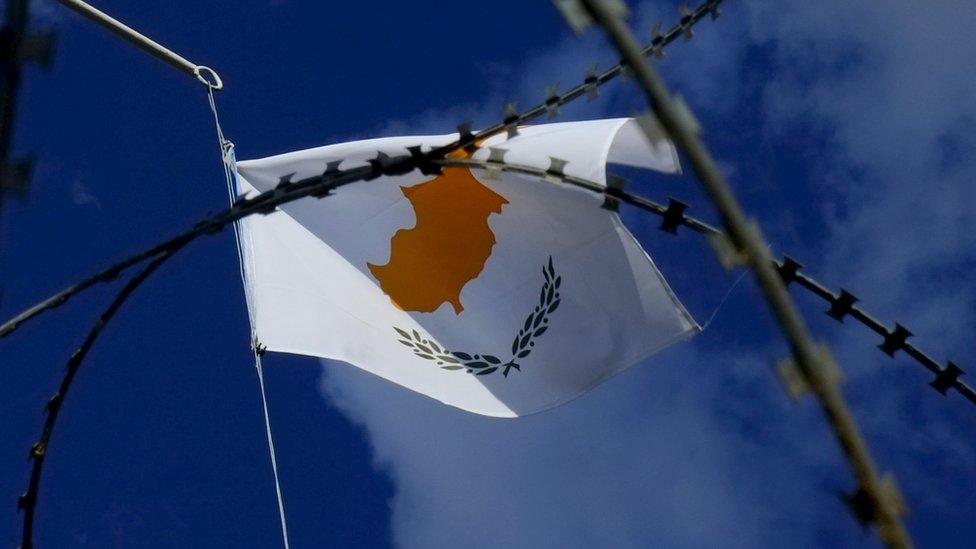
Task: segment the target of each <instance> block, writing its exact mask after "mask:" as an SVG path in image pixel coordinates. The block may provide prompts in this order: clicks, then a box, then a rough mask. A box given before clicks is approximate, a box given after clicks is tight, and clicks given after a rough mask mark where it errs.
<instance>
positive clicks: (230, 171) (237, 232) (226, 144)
mask: <svg viewBox="0 0 976 549" xmlns="http://www.w3.org/2000/svg"><path fill="white" fill-rule="evenodd" d="M207 91H208V94H207V96H208V99H209V101H210V112H212V113H213V118H214V126H216V128H217V143H218V145H219V146H220V156H221V161H222V164H223V166H224V182H225V183H226V185H227V199H228V200H229V201H230V203H231V205H232V206H233V204H234V201H235V200H236V199H237V186H236V184H235V183H236V178H235V173H236V169H235V167H234V164H235V160H234V144H233V143H231V142H230V141H228V140H227V139H226V138H224V130H223V128H221V127H220V117H219V116H218V115H217V103H216V102H215V101H214V94H213V92H214V87H213V86H207ZM234 241H235V243H236V245H237V246H236V247H237V259H238V264H239V266H240V275H241V283H242V284H243V285H244V299H245V301H246V302H247V316H248V320H249V322H250V324H251V349H252V350H253V351H254V369H255V370H256V371H257V373H258V384H259V385H260V386H261V406H262V408H263V410H264V429H265V433H266V434H267V438H268V454H269V455H270V456H271V470H272V472H273V473H274V483H275V495H276V496H277V498H278V517H279V518H280V519H281V541H282V543H283V544H284V547H285V549H289V546H288V524H287V522H286V521H285V501H284V499H283V498H282V496H281V482H280V481H279V480H278V458H277V456H276V454H275V447H274V438H273V437H272V436H271V416H270V414H269V413H268V397H267V394H266V392H265V388H264V368H263V366H262V365H261V351H260V344H259V343H258V340H257V334H256V333H255V332H254V314H253V312H252V300H251V291H250V286H249V285H248V283H247V275H246V272H245V269H244V252H243V247H242V246H243V244H242V242H243V231H242V226H241V221H235V222H234Z"/></svg>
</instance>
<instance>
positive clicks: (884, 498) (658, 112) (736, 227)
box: [563, 0, 911, 548]
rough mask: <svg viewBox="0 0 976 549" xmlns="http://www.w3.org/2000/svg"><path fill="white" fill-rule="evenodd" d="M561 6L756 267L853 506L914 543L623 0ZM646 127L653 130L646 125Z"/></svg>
mask: <svg viewBox="0 0 976 549" xmlns="http://www.w3.org/2000/svg"><path fill="white" fill-rule="evenodd" d="M563 4H564V5H569V9H568V11H567V19H568V20H569V22H570V24H571V25H573V26H575V27H577V30H579V28H580V27H581V26H585V25H586V24H588V23H590V22H595V23H596V24H597V25H599V26H600V27H602V28H603V30H604V31H605V32H606V34H607V36H608V37H609V38H610V40H611V42H613V44H614V46H615V47H616V48H617V51H618V52H619V53H620V54H621V56H623V58H624V59H626V60H627V61H628V62H629V69H630V70H631V72H632V73H633V75H634V81H635V82H636V83H637V84H638V85H639V87H640V89H641V91H643V92H644V95H645V96H646V99H647V104H648V106H649V107H650V109H651V110H652V111H653V112H654V115H655V117H656V120H657V121H658V122H659V124H660V126H662V127H663V129H664V130H665V131H666V132H667V134H668V135H669V136H670V137H671V139H672V140H673V141H674V143H675V145H676V147H677V148H678V150H679V151H680V152H681V153H682V154H683V155H684V156H685V157H686V158H687V159H688V163H689V164H690V166H691V168H692V171H693V172H694V173H695V175H696V177H697V179H698V181H699V183H701V187H702V189H703V190H704V191H705V193H706V194H707V195H708V197H709V199H710V200H711V202H712V204H713V205H714V207H715V209H716V211H717V212H718V214H719V217H720V218H721V220H722V225H723V226H724V227H725V231H726V234H727V235H728V237H727V239H726V240H724V241H720V243H721V245H720V246H719V247H718V252H719V257H720V258H722V260H723V263H727V264H731V263H736V264H743V265H746V266H747V267H748V268H749V269H750V271H752V274H753V276H754V278H755V281H756V284H757V285H758V287H759V289H760V291H761V294H762V296H763V298H764V299H765V301H766V303H767V305H768V306H769V309H770V311H771V312H772V313H773V316H774V317H775V318H776V321H777V324H778V326H779V328H780V331H781V332H782V334H783V336H784V338H785V339H786V341H787V343H788V344H789V346H790V352H791V355H792V358H791V359H789V360H786V361H782V362H781V363H780V367H779V371H780V373H781V375H782V376H783V377H784V378H785V379H787V380H790V382H789V383H788V387H790V388H791V393H792V394H794V395H797V396H798V395H800V394H802V393H804V392H810V393H812V394H813V395H814V396H815V397H816V400H817V403H818V404H819V405H820V409H821V410H822V411H823V414H824V417H825V418H826V419H827V423H828V424H829V425H830V427H831V430H832V431H833V434H834V438H836V440H837V442H838V444H839V445H840V447H841V449H842V450H843V454H844V457H845V458H846V459H847V463H848V465H849V466H850V469H851V472H852V473H853V475H854V478H855V479H856V480H857V484H858V488H857V491H856V492H855V494H854V495H853V496H852V497H851V502H852V503H853V505H854V509H855V512H856V513H857V514H858V516H861V517H864V518H866V519H867V521H868V522H871V523H873V524H876V525H877V527H878V529H877V533H878V537H879V538H880V539H881V541H882V542H884V543H885V544H886V545H888V546H890V547H898V548H902V547H910V546H911V539H910V538H909V535H908V531H907V530H906V529H905V527H904V524H903V523H902V520H901V517H902V515H904V513H905V508H904V502H903V501H902V500H901V496H900V495H899V493H898V489H897V487H896V485H895V483H894V481H893V480H892V479H891V476H890V475H886V476H885V477H882V475H881V474H880V473H879V472H878V469H877V467H876V466H875V464H874V460H873V459H872V457H871V452H870V450H869V448H868V445H867V442H866V441H865V440H864V438H863V437H862V436H861V433H860V430H859V429H858V426H857V422H856V421H855V420H854V416H853V414H852V413H851V411H850V409H849V408H848V406H847V403H846V402H845V400H844V397H843V394H842V393H841V391H840V389H839V387H838V380H839V379H840V374H839V370H838V367H837V365H836V363H835V362H834V359H833V357H832V356H831V355H830V351H829V349H828V348H827V345H826V344H825V343H816V342H814V340H813V338H812V337H811V335H810V332H809V330H808V329H807V326H806V323H805V321H804V319H803V317H802V316H801V315H800V313H799V310H798V309H797V307H796V305H795V304H794V303H793V300H792V299H791V297H790V294H789V292H788V291H787V288H786V285H785V284H784V280H785V279H784V278H783V275H782V273H783V271H779V270H777V269H776V268H775V267H774V266H773V264H772V258H771V257H770V254H769V249H768V245H767V244H766V242H765V240H764V239H763V236H762V233H761V232H760V230H759V226H758V223H757V222H756V221H755V220H754V219H750V218H748V217H747V216H746V214H745V212H744V211H743V209H742V207H741V206H740V205H739V202H738V200H737V199H736V198H735V195H734V194H733V193H732V190H731V188H730V187H729V186H728V185H727V184H726V182H725V178H724V177H723V176H722V174H721V172H720V171H719V170H718V167H717V166H716V163H715V161H714V159H713V158H712V155H711V153H710V152H709V151H708V148H707V147H705V145H704V143H703V142H702V141H701V140H700V139H699V136H698V133H699V131H700V126H699V124H698V122H697V120H695V118H694V115H693V114H692V113H691V110H690V109H689V108H688V106H687V105H686V104H685V103H684V102H683V101H681V100H676V99H674V98H672V96H671V92H670V90H669V89H668V87H667V85H666V84H665V82H664V80H663V79H662V78H661V77H660V76H659V75H658V73H657V71H656V70H655V69H654V68H653V67H652V66H651V65H650V64H649V63H647V62H646V61H645V60H644V54H643V51H642V49H641V46H640V44H638V42H637V40H636V39H635V37H634V35H633V33H632V32H631V30H630V27H629V26H628V25H627V23H626V22H625V21H624V17H625V15H626V12H627V8H626V5H625V4H624V2H623V1H622V0H576V1H572V2H563ZM573 9H575V10H576V12H575V13H573ZM564 11H566V8H565V6H564ZM681 12H682V13H681V14H682V17H681V20H682V21H690V20H691V13H690V12H689V11H688V9H687V8H686V7H682V10H681ZM645 132H648V129H646V128H645ZM852 303H853V301H852V300H851V298H850V297H845V298H844V299H843V302H841V301H838V304H839V305H838V306H839V307H843V309H844V310H845V311H847V310H849V309H850V307H851V305H852ZM909 335H910V334H909V333H908V331H907V330H906V329H904V328H901V327H898V326H896V328H895V330H894V331H893V332H892V333H891V334H890V335H889V336H888V337H886V339H885V342H884V343H883V344H882V349H883V350H885V351H886V352H888V353H889V354H890V353H894V351H895V350H897V349H899V348H902V346H903V345H904V343H905V339H906V338H907V337H908V336H909Z"/></svg>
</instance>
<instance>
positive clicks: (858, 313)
mask: <svg viewBox="0 0 976 549" xmlns="http://www.w3.org/2000/svg"><path fill="white" fill-rule="evenodd" d="M488 151H489V157H488V159H487V160H474V159H443V160H440V161H437V162H436V163H435V164H436V165H438V166H443V167H466V168H474V169H479V170H483V171H485V172H486V173H487V174H494V173H497V172H500V171H504V172H511V173H517V174H521V175H527V176H531V177H534V178H537V179H539V180H540V181H548V182H550V183H555V184H565V185H570V186H574V187H578V188H581V189H584V190H587V191H590V192H593V193H595V194H598V195H601V196H602V197H603V199H604V203H603V206H604V207H605V208H607V209H611V210H614V211H616V210H617V209H618V205H619V203H624V204H628V205H630V206H633V207H635V208H637V209H640V210H642V211H645V212H649V213H652V214H654V215H657V216H659V217H660V218H661V224H660V225H659V227H658V228H659V229H660V230H661V231H663V232H665V233H668V234H670V235H675V236H676V235H678V234H679V233H678V229H679V228H681V227H686V228H688V229H690V230H691V231H693V232H695V233H698V234H701V235H704V236H706V237H722V236H723V235H724V233H723V232H722V231H721V230H720V229H718V228H716V227H715V226H713V225H711V224H709V223H707V222H704V221H702V220H699V219H697V218H695V217H692V216H690V215H687V213H686V212H687V210H689V209H690V207H689V206H688V205H687V204H686V203H685V202H683V201H681V200H678V199H675V198H669V199H668V203H667V205H664V204H661V203H659V202H656V201H654V200H650V199H648V198H645V197H642V196H639V195H636V194H633V193H629V192H626V191H625V190H623V185H622V180H620V179H619V178H611V181H610V183H609V185H607V186H604V185H602V184H600V183H597V182H595V181H591V180H587V179H584V178H581V177H576V176H572V175H569V174H566V173H565V172H564V171H563V168H564V167H565V166H566V165H567V163H566V162H563V161H561V160H560V159H554V160H553V161H551V165H550V167H549V168H546V169H543V168H538V167H535V166H529V165H524V164H516V163H510V162H504V160H503V158H504V150H503V149H499V148H497V147H488ZM492 176H493V175H487V176H486V177H492ZM272 192H274V191H269V193H272ZM261 213H264V212H262V211H259V209H257V208H256V207H255V208H252V209H250V210H248V211H247V212H246V213H244V214H243V215H242V217H248V216H250V215H256V214H261ZM221 215H223V214H220V215H218V216H215V218H213V219H212V220H213V221H215V220H216V219H217V218H220V217H221ZM226 224H227V223H225V224H224V226H226ZM205 227H209V225H203V224H198V227H197V228H195V229H193V230H192V231H191V232H195V234H197V235H198V236H202V235H204V234H208V231H209V229H207V228H205ZM171 241H179V242H183V241H182V240H178V238H174V239H171ZM190 241H192V240H187V241H185V242H184V243H183V245H181V246H179V247H173V248H168V249H166V250H163V251H159V252H156V253H153V254H152V255H150V257H151V258H152V260H151V262H150V263H149V264H148V265H147V266H146V267H145V268H144V270H142V271H140V272H139V273H138V274H137V275H136V276H134V277H133V278H132V279H130V281H129V282H128V283H127V284H126V286H125V287H123V288H122V290H120V292H119V294H118V295H117V296H116V298H115V299H114V300H113V302H112V305H110V307H109V308H108V309H107V310H106V312H104V313H103V314H102V315H101V316H100V317H99V321H98V323H97V324H96V326H95V328H94V329H93V330H92V331H91V332H90V333H89V336H88V338H87V339H86V340H85V343H84V344H83V345H82V346H81V347H80V348H79V349H78V350H77V351H75V353H74V354H72V356H71V360H70V361H69V363H68V367H67V369H66V373H65V377H64V379H63V380H62V382H61V384H60V386H59V389H58V391H57V392H56V393H55V394H54V395H53V396H52V397H51V398H50V399H49V401H48V405H47V408H46V412H47V419H46V421H45V425H44V430H43V432H42V435H41V438H40V439H39V441H38V442H37V443H35V444H34V445H33V446H32V447H31V454H30V455H31V459H32V460H33V469H32V472H31V480H30V484H29V485H28V490H27V492H26V493H24V494H23V495H22V496H21V497H20V500H19V506H20V508H21V509H23V510H25V511H26V513H25V519H24V529H25V540H29V539H30V532H31V528H32V524H33V516H34V506H35V505H36V501H37V490H38V485H39V480H40V472H41V468H42V465H43V459H44V456H45V454H46V450H47V444H48V442H49V440H50V436H51V432H52V430H53V427H54V422H55V421H56V419H57V412H58V411H59V410H60V407H61V404H62V402H63V399H64V396H65V394H66V393H67V391H68V389H69V388H70V385H71V382H72V381H73V379H74V377H75V375H76V374H77V372H78V369H79V368H80V366H81V363H82V361H83V360H84V358H85V356H86V355H87V352H88V350H89V349H90V348H91V347H92V345H93V344H94V342H95V340H96V339H97V338H98V336H99V335H100V334H101V332H102V330H103V329H104V327H105V325H106V323H107V322H108V321H109V320H110V319H111V318H112V316H113V315H114V314H115V312H116V311H117V310H118V308H119V307H120V306H121V305H122V303H123V302H124V301H125V300H126V298H127V297H128V296H129V295H131V294H132V292H133V291H134V290H135V289H136V288H137V287H138V286H139V284H141V283H142V282H144V281H145V280H146V279H147V278H148V277H149V275H151V274H152V273H153V272H154V271H155V270H156V268H158V267H159V265H161V264H162V263H163V262H165V261H166V260H168V259H169V258H171V257H172V256H173V255H174V254H175V253H176V252H177V251H179V249H181V248H182V247H183V246H185V244H188V243H189V242H190ZM156 248H158V247H154V248H152V249H151V250H156ZM148 253H150V251H147V252H145V253H144V254H139V255H145V254H148ZM774 265H775V266H776V268H777V269H778V270H779V272H780V273H781V276H782V277H783V280H784V282H786V283H787V284H789V283H791V282H796V283H797V287H800V288H804V289H807V290H809V291H810V293H812V294H813V295H815V296H817V297H820V298H822V299H823V300H824V301H826V302H827V303H828V304H830V305H831V308H829V309H828V310H827V311H826V313H827V314H829V315H831V316H832V317H834V318H837V315H840V311H841V309H838V308H837V306H836V305H835V304H836V303H844V302H847V301H848V300H849V298H845V297H843V296H845V295H850V294H849V293H847V292H846V291H845V290H841V291H840V292H839V293H837V294H834V293H833V292H831V291H830V290H828V289H827V288H826V287H825V286H823V285H822V284H821V283H819V282H817V281H816V280H815V279H813V278H811V277H810V276H808V275H806V274H804V273H801V272H800V268H801V267H800V265H799V263H797V262H796V261H794V260H792V259H790V258H789V257H786V258H785V259H783V260H782V261H780V262H774ZM855 300H856V298H855ZM842 310H847V309H846V308H844V309H842ZM845 314H846V315H849V316H851V318H855V319H857V320H858V321H860V322H861V323H862V324H864V325H865V326H867V327H868V328H869V329H871V330H873V331H875V332H878V333H879V334H881V335H885V334H887V333H888V331H887V330H886V329H885V328H884V326H883V325H882V324H881V323H880V322H879V321H877V320H875V319H874V318H873V317H872V316H870V315H869V314H868V313H866V312H864V311H863V310H862V309H860V308H858V307H856V306H854V305H851V307H850V311H849V312H847V313H845ZM862 319H866V321H865V320H862ZM896 326H901V324H896ZM886 341H887V338H886ZM883 345H884V344H882V345H881V346H879V347H882V346H883ZM908 345H910V344H908V343H905V344H903V346H902V347H901V349H904V350H905V351H906V354H908V356H910V357H912V358H913V359H915V360H916V361H917V362H919V363H920V364H922V365H923V366H925V367H926V368H928V369H929V370H930V371H932V372H933V373H935V374H936V379H935V380H934V381H933V382H932V383H930V385H931V386H932V387H933V388H934V389H935V390H937V391H939V392H940V393H941V394H942V395H946V393H947V391H948V389H955V390H956V391H957V392H959V393H960V394H962V395H963V396H964V397H966V398H967V399H968V400H970V401H971V402H972V403H974V404H976V392H974V391H973V389H972V388H970V387H969V386H968V385H966V384H965V383H963V382H962V381H961V380H960V379H959V376H961V375H962V374H963V372H962V370H961V369H959V368H958V367H957V366H955V365H954V364H953V363H952V362H949V363H948V365H947V366H946V367H945V368H942V367H941V366H940V365H939V364H938V362H936V361H935V360H934V359H932V358H930V357H929V356H928V355H926V354H925V353H923V352H922V351H920V350H918V349H917V348H915V347H911V351H909V350H908V349H907V346H908ZM886 349H887V348H883V349H882V350H883V351H885V352H887V351H886ZM918 357H923V358H922V359H921V360H919V358H918ZM930 365H931V366H930ZM22 547H23V548H24V549H27V548H29V547H30V544H29V543H25V544H23V545H22Z"/></svg>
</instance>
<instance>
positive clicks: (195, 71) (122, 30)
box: [58, 0, 223, 90]
mask: <svg viewBox="0 0 976 549" xmlns="http://www.w3.org/2000/svg"><path fill="white" fill-rule="evenodd" d="M58 2H60V3H61V4H62V5H63V6H65V7H67V8H69V9H71V10H72V11H74V12H76V13H79V14H81V15H83V16H84V17H87V18H88V19H91V20H92V21H94V22H96V23H98V24H99V25H101V26H103V27H105V28H106V29H108V30H110V31H112V32H113V33H115V34H116V35H118V36H119V37H121V38H123V39H125V40H128V41H129V42H132V43H133V44H135V45H136V46H138V47H140V48H142V49H143V50H144V51H146V52H147V53H149V54H150V55H152V56H154V57H156V58H158V59H161V60H163V61H165V62H166V63H169V64H170V65H171V66H173V67H175V68H176V69H178V70H180V71H182V72H184V73H186V74H189V75H190V76H193V77H194V78H196V79H197V80H200V81H201V82H203V83H204V84H205V85H207V86H210V87H212V88H213V89H216V90H219V89H221V88H223V82H222V81H221V80H220V77H219V76H218V75H217V73H216V72H214V71H213V69H210V68H208V67H204V66H202V65H197V64H196V63H193V62H191V61H189V60H187V59H186V58H185V57H183V56H181V55H179V54H177V53H175V52H174V51H172V50H170V49H169V48H166V47H165V46H163V45H162V44H160V43H159V42H156V41H155V40H153V39H151V38H149V37H148V36H146V35H144V34H142V33H140V32H138V31H136V30H135V29H133V28H132V27H130V26H128V25H126V24H125V23H122V22H121V21H119V20H118V19H115V18H114V17H112V16H110V15H108V14H107V13H105V12H103V11H101V10H99V9H97V8H95V7H93V6H91V5H90V4H88V3H86V2H82V1H81V0H58ZM202 72H208V73H209V76H203V75H202V74H201V73H202Z"/></svg>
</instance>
